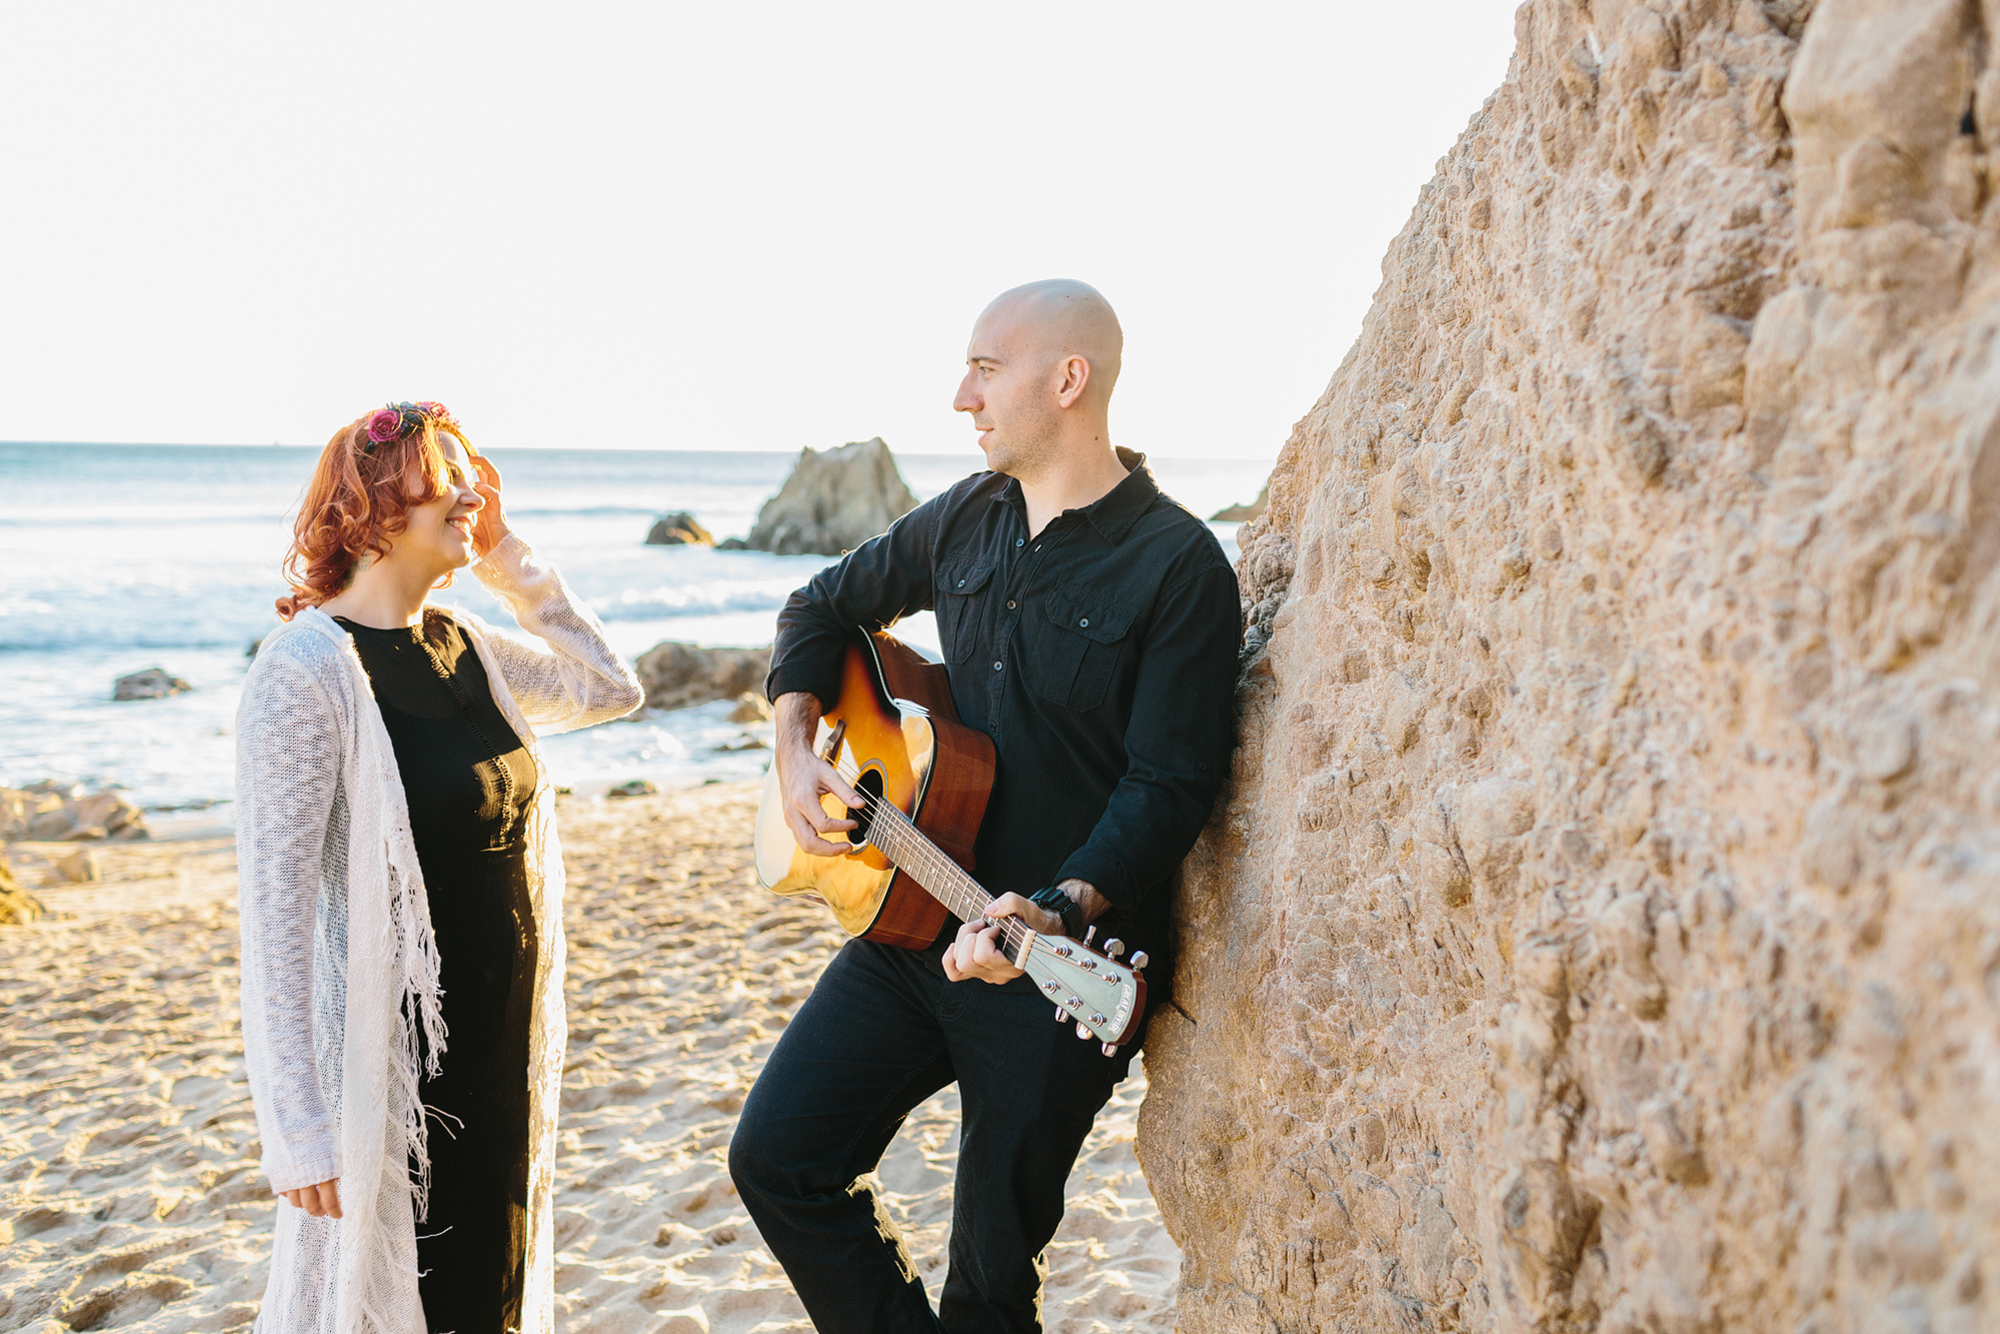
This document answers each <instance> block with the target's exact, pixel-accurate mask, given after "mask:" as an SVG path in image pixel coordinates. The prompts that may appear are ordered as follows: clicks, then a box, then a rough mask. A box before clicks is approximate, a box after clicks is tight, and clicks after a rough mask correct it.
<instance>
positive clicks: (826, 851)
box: [775, 690, 861, 857]
mask: <svg viewBox="0 0 2000 1334" xmlns="http://www.w3.org/2000/svg"><path fill="white" fill-rule="evenodd" d="M775 712H776V714H777V721H778V747H777V755H776V760H777V765H778V787H779V788H780V790H782V791H783V793H784V799H785V825H786V827H787V828H789V829H790V830H791V831H792V837H793V838H795V839H797V840H798V841H799V846H800V847H801V848H803V849H805V850H806V851H807V852H810V853H812V854H813V855H814V856H817V857H844V856H846V855H847V854H848V853H850V852H852V851H853V850H854V849H853V848H852V846H850V845H849V844H846V843H831V842H828V841H827V840H826V839H825V838H823V837H822V835H824V834H833V833H839V832H842V831H844V830H848V829H853V828H854V827H855V822H854V821H852V820H836V819H834V818H833V817H832V816H831V815H828V814H827V813H826V808H825V807H824V806H822V805H820V798H821V797H822V796H824V795H826V794H828V793H831V794H832V795H833V797H834V799H835V800H837V801H839V802H840V803H841V804H842V805H843V806H848V807H854V806H859V805H860V804H861V795H860V794H859V793H857V792H856V791H855V790H854V789H853V788H851V787H849V786H848V785H847V784H846V783H843V782H842V781H841V780H840V775H839V774H838V773H836V772H835V771H834V768H833V766H832V765H831V764H828V763H827V762H826V761H825V760H823V759H821V758H820V757H819V756H818V755H816V754H815V753H814V752H813V735H814V733H815V732H816V731H817V730H818V728H819V718H820V712H821V710H820V702H819V696H817V695H815V694H813V693H812V692H811V691H809V690H794V691H792V692H791V693H789V694H785V695H780V696H778V703H777V708H776V710H775Z"/></svg>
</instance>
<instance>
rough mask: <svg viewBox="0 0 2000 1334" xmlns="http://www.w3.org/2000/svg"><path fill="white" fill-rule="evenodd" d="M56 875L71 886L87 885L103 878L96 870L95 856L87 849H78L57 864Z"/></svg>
mask: <svg viewBox="0 0 2000 1334" xmlns="http://www.w3.org/2000/svg"><path fill="white" fill-rule="evenodd" d="M56 874H57V875H59V876H61V877H62V878H63V879H64V880H67V881H68V882H69V883H70V884H72V885H87V884H91V883H92V882H94V881H97V880H101V879H103V878H104V877H103V874H102V873H101V872H100V871H99V870H98V868H97V856H96V854H95V853H93V852H91V850H90V849H89V848H78V849H77V850H76V851H75V852H72V853H71V854H70V855H69V856H67V857H65V858H63V859H62V860H61V861H59V862H57V863H56Z"/></svg>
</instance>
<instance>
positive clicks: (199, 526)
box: [0, 444, 1270, 828]
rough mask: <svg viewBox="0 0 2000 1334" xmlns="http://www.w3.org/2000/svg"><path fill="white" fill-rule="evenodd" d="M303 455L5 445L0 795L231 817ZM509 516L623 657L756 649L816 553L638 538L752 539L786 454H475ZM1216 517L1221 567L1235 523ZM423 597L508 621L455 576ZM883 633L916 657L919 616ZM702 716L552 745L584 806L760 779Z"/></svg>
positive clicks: (1237, 492)
mask: <svg viewBox="0 0 2000 1334" xmlns="http://www.w3.org/2000/svg"><path fill="white" fill-rule="evenodd" d="M317 457H318V451H317V450H316V449H302V448H292V447H279V446H271V447H266V448H240V447H219V446H215V447H211V446H181V445H35V444H0V786H9V787H18V786H23V785H25V784H28V783H32V782H36V781H39V780H42V779H51V780H54V781H56V782H59V783H65V784H68V783H83V784H86V785H88V786H91V787H98V786H105V785H116V786H121V787H124V788H126V789H128V790H129V792H130V794H131V796H132V798H133V799H134V800H135V801H137V802H138V803H139V804H141V805H144V806H147V807H150V808H152V809H154V810H155V811H156V812H162V813H159V814H156V815H155V816H154V817H153V823H154V825H155V826H156V828H157V827H166V828H171V827H172V826H173V825H174V824H175V821H176V819H177V818H179V819H181V820H190V819H195V818H197V817H192V816H181V817H176V816H174V815H172V814H165V813H164V812H166V811H168V810H169V808H182V809H183V810H201V811H203V812H204V813H203V814H202V815H201V816H200V817H198V818H199V819H200V820H202V821H205V822H209V823H212V822H214V821H215V820H216V819H217V818H218V817H220V818H222V819H223V820H225V821H226V817H227V805H226V804H227V803H228V801H229V800H230V796H231V792H232V787H233V781H232V768H233V762H234V761H233V748H234V744H235V742H234V737H233V734H232V727H233V719H234V715H235V711H236V700H237V693H238V691H239V689H240V688H241V685H242V681H243V674H244V672H245V670H246V669H247V667H248V665H249V663H248V659H247V657H246V655H245V649H246V648H247V647H248V645H249V644H250V643H251V642H252V641H254V640H256V639H258V638H259V637H261V636H262V635H263V634H265V633H266V632H267V631H269V630H270V629H271V628H272V627H273V626H275V625H276V624H277V616H276V613H275V612H274V611H273V610H272V605H271V604H272V600H273V599H274V598H276V597H277V596H278V595H279V594H281V593H283V592H284V591H285V585H284V582H283V580H282V578H281V576H280V574H279V565H280V562H281V561H282V560H283V558H284V554H285V551H286V549H287V547H288V546H289V544H290V540H291V522H292V517H293V515H294V513H295V509H296V506H297V503H298V499H299V495H300V492H301V491H302V490H303V488H304V486H305V484H306V481H307V479H308V478H309V477H310V475H311V473H312V468H313V464H314V462H315V461H316V459H317ZM491 457H492V459H493V461H494V462H495V463H496V464H497V465H498V466H499V468H500V470H501V473H502V475H503V479H504V483H505V494H506V506H507V515H508V521H509V523H510V524H511V525H512V526H513V528H514V530H515V531H516V532H517V533H519V534H520V535H521V536H522V537H523V538H524V539H526V540H527V541H528V542H529V543H530V544H531V545H532V546H534V547H535V548H536V550H537V551H538V552H540V553H541V554H543V555H544V556H546V557H547V558H549V559H551V560H552V561H554V562H555V564H556V566H557V567H558V568H559V569H560V570H561V571H562V572H563V575H564V577H565V578H566V579H567V580H568V581H569V583H570V585H571V587H572V588H574V589H575V590H576V591H577V593H578V595H579V596H581V597H582V598H584V599H585V600H586V601H587V602H588V603H589V604H590V605H591V607H592V608H593V609H595V611H596V612H597V614H598V615H599V616H600V617H601V618H603V620H604V622H605V626H606V629H607V630H608V631H609V633H610V636H611V641H612V644H613V646H614V647H615V648H617V650H618V651H619V652H620V653H622V654H624V655H625V656H626V657H627V658H628V659H631V658H636V657H637V656H638V655H639V654H641V653H643V652H645V650H647V649H648V648H650V647H652V646H653V645H654V644H657V643H659V642H660V641H662V640H668V639H673V640H680V641H682V642H686V643H693V644H703V645H743V646H762V645H766V644H769V643H770V642H771V637H772V635H773V633H774V630H775V623H776V615H777V611H778V608H779V607H780V606H782V605H783V603H784V600H785V598H786V596H787V595H788V594H789V593H790V592H791V591H792V590H793V589H794V588H796V587H798V586H799V585H800V584H802V583H804V582H805V581H806V579H808V578H809V577H811V575H812V574H813V572H814V571H816V570H818V569H819V568H821V567H822V566H823V565H825V564H826V563H827V562H826V558H825V557H820V556H773V555H769V554H767V553H764V552H754V551H713V550H710V549H707V548H692V547H649V546H646V545H645V536H646V530H647V528H648V527H649V526H650V525H651V523H652V521H653V519H654V518H655V517H657V516H658V515H660V514H662V513H664V512H667V511H670V510H681V509H684V510H688V511H690V512H692V513H693V514H694V516H695V517H696V518H697V519H699V520H700V521H701V523H702V524H703V525H704V526H705V527H707V528H708V529H709V530H710V531H711V532H713V533H715V534H716V536H717V537H718V538H721V537H727V536H732V535H742V534H745V533H747V532H748V531H749V529H750V525H751V522H752V521H753V520H754V519H755V517H756V513H757V508H758V507H759V506H760V505H761V504H763V502H764V501H765V500H766V499H767V498H768V497H769V496H770V495H771V494H772V493H773V492H774V491H776V490H777V489H778V487H779V486H780V485H781V484H782V483H783V481H784V479H785V477H786V475H787V474H788V473H789V472H790V470H791V466H792V463H793V461H794V460H795V458H796V457H797V456H796V455H792V454H753V453H727V452H693V451H667V450H555V449H511V450H494V451H492V452H491ZM1152 463H1153V469H1154V472H1155V473H1156V474H1157V475H1158V477H1159V479H1160V482H1161V485H1162V486H1163V487H1164V488H1165V489H1166V491H1167V493H1168V494H1169V495H1172V496H1174V497H1175V498H1176V499H1179V500H1181V501H1183V502H1184V503H1186V504H1187V505H1188V507H1189V508H1191V509H1193V510H1195V511H1197V512H1200V513H1208V512H1213V511H1214V510H1217V509H1219V508H1221V507H1222V506H1224V505H1227V504H1231V503H1235V502H1238V501H1247V500H1250V499H1252V498H1253V497H1255V495H1256V494H1257V489H1258V488H1259V487H1260V486H1262V485H1263V483H1264V478H1265V476H1266V474H1267V473H1268V472H1269V467H1270V465H1269V462H1268V461H1239V460H1207V459H1155V460H1153V461H1152ZM897 464H898V466H899V467H900V468H901V469H902V473H903V477H904V479H905V480H906V481H907V482H908V483H909V485H910V488H911V490H913V491H915V492H916V493H917V495H918V496H919V497H925V498H927V497H929V496H933V495H936V494H937V493H938V492H939V491H941V490H943V489H944V488H945V487H947V486H949V485H950V484H951V483H953V482H954V481H957V480H958V479H959V478H961V477H964V476H966V475H967V474H968V473H971V472H974V471H976V470H977V469H978V468H979V467H980V460H979V457H978V455H976V454H960V455H923V454H914V455H898V456H897ZM1213 528H1214V530H1215V532H1216V534H1217V536H1219V537H1220V538H1222V539H1223V541H1224V543H1225V547H1226V549H1227V550H1228V552H1229V554H1230V556H1231V558H1232V559H1234V556H1235V544H1234V541H1233V538H1234V532H1235V525H1234V524H1215V525H1213ZM435 596H436V600H437V601H440V602H443V603H447V604H453V603H455V604H457V605H461V606H463V607H465V608H467V609H468V610H471V611H474V612H477V613H478V614H479V615H481V616H483V617H486V618H487V619H488V620H491V621H493V622H495V623H496V624H501V625H511V624H512V620H511V618H510V617H509V616H508V615H507V613H506V612H505V611H504V610H502V608H501V607H500V605H499V603H498V602H497V601H496V600H495V599H494V598H493V597H492V596H491V595H490V594H489V593H487V591H486V589H485V588H484V587H483V586H482V585H481V584H480V583H479V581H478V580H477V579H476V578H474V577H473V576H472V575H471V574H470V573H469V572H463V573H461V574H460V575H459V576H458V579H457V580H456V582H455V583H454V585H453V586H452V587H451V588H450V589H447V590H445V591H444V592H441V593H439V594H437V595H435ZM898 633H899V634H900V635H902V636H903V637H904V638H906V639H908V640H909V641H910V642H911V643H913V644H916V645H918V646H920V647H927V648H931V649H935V647H936V642H937V641H936V629H935V626H934V625H933V624H932V623H931V618H930V617H929V615H928V614H925V615H923V616H919V617H913V618H911V619H910V620H909V621H906V622H904V623H903V624H902V625H901V626H899V627H898ZM155 666H157V667H162V668H165V669H166V670H167V671H169V672H171V673H173V674H174V675H176V676H179V677H181V678H183V679H185V680H187V681H188V682H189V683H190V684H192V685H193V686H194V687H195V689H194V690H192V691H191V692H189V693H187V694H183V695H178V696H175V697H174V698H172V699H166V700H147V701H133V702H127V703H114V702H113V701H112V699H111V686H112V681H113V679H114V678H116V677H118V676H120V675H123V674H124V673H126V672H132V671H137V670H140V669H141V668H145V667H155ZM728 710H729V706H728V705H727V704H710V705H703V706H699V707H697V708H692V709H681V710H676V711H674V712H672V713H666V714H656V715H652V716H648V717H642V718H639V719H636V720H632V721H621V722H617V723H611V724H606V725H605V726H602V727H596V728H590V729H587V730H585V731H582V732H577V733H572V734H569V735H566V736H560V737H554V738H551V739H550V740H549V742H548V743H547V748H546V749H547V755H548V759H549V763H550V765H551V766H552V768H553V769H554V771H555V772H554V775H553V776H554V777H555V780H556V781H557V782H559V783H564V784H567V785H569V786H571V787H574V788H575V789H576V790H577V791H579V792H581V793H591V792H601V791H603V790H604V789H605V788H607V787H609V786H610V785H612V784H614V783H618V782H623V781H625V780H627V779H632V778H646V779H650V780H651V781H653V782H655V783H657V784H659V785H660V786H661V787H679V786H687V785H690V784H694V783H700V782H703V781H705V780H707V779H710V778H718V779H729V778H744V777H755V776H757V775H759V774H761V773H762V772H763V769H764V765H765V763H766V762H767V760H768V758H769V751H768V750H765V749H761V748H758V747H757V746H756V745H755V742H758V741H766V742H767V741H768V739H769V728H768V726H765V727H763V728H756V727H751V728H745V727H742V726H739V725H737V724H733V723H730V722H728V721H727V719H726V717H725V715H726V714H727V712H728Z"/></svg>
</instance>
